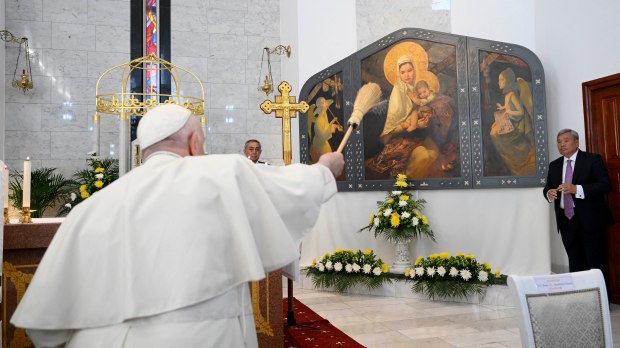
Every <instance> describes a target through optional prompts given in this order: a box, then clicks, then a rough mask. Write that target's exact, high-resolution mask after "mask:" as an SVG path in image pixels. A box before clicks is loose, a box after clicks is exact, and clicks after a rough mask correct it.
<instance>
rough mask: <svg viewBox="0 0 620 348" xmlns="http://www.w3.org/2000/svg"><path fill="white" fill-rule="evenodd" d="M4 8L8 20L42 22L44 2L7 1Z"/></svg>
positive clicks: (36, 0) (29, 0)
mask: <svg viewBox="0 0 620 348" xmlns="http://www.w3.org/2000/svg"><path fill="white" fill-rule="evenodd" d="M4 8H5V10H4V11H5V13H6V17H7V19H8V18H10V19H18V20H25V21H39V22H40V21H41V20H42V18H43V1H41V0H6V1H5V3H4ZM9 16H10V17H9Z"/></svg>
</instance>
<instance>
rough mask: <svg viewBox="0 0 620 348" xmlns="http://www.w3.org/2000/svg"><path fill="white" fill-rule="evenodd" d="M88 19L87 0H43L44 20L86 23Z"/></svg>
mask: <svg viewBox="0 0 620 348" xmlns="http://www.w3.org/2000/svg"><path fill="white" fill-rule="evenodd" d="M87 20H88V2H87V1H84V0H63V1H43V21H45V22H59V23H75V24H86V23H87Z"/></svg>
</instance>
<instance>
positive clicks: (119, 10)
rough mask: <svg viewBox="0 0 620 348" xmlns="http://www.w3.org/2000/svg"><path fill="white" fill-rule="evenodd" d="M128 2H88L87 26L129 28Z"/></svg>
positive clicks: (104, 0) (105, 0) (95, 0)
mask: <svg viewBox="0 0 620 348" xmlns="http://www.w3.org/2000/svg"><path fill="white" fill-rule="evenodd" d="M129 5H130V2H129V1H117V0H88V16H87V21H88V24H96V25H113V26H120V27H128V26H129V20H130V18H129V12H130V11H129Z"/></svg>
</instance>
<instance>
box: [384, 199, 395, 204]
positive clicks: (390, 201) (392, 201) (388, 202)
mask: <svg viewBox="0 0 620 348" xmlns="http://www.w3.org/2000/svg"><path fill="white" fill-rule="evenodd" d="M385 203H387V204H392V203H394V199H392V198H390V199H388V200H387V201H385Z"/></svg>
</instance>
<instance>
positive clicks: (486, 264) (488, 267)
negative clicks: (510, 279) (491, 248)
mask: <svg viewBox="0 0 620 348" xmlns="http://www.w3.org/2000/svg"><path fill="white" fill-rule="evenodd" d="M483 265H484V268H485V269H491V265H489V263H488V262H485V263H484V264H483Z"/></svg>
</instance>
